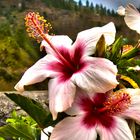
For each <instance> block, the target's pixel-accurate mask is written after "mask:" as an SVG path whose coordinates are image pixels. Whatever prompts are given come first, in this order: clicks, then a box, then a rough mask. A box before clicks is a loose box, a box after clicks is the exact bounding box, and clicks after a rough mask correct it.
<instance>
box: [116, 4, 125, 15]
mask: <svg viewBox="0 0 140 140" xmlns="http://www.w3.org/2000/svg"><path fill="white" fill-rule="evenodd" d="M117 13H118V14H119V15H120V16H124V15H125V8H124V7H123V6H119V7H118V9H117Z"/></svg>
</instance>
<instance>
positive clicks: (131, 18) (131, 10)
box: [124, 4, 140, 34]
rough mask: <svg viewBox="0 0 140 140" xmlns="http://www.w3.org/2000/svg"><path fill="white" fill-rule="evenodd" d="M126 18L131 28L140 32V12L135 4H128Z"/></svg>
mask: <svg viewBox="0 0 140 140" xmlns="http://www.w3.org/2000/svg"><path fill="white" fill-rule="evenodd" d="M124 20H125V22H126V24H127V26H128V27H129V28H130V29H132V30H136V31H137V32H138V33H139V34H140V28H139V26H140V13H139V11H138V10H137V9H136V7H135V6H134V5H132V4H128V5H127V6H126V8H125V17H124Z"/></svg>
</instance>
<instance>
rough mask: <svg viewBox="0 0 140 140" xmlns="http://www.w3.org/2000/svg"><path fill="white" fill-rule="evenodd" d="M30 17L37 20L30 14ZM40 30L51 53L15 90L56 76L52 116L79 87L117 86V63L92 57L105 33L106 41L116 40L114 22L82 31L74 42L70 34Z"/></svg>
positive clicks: (51, 84)
mask: <svg viewBox="0 0 140 140" xmlns="http://www.w3.org/2000/svg"><path fill="white" fill-rule="evenodd" d="M30 19H34V18H33V17H32V16H31V14H30ZM30 22H31V21H30ZM34 22H35V20H33V23H34ZM37 23H38V22H37ZM37 23H36V24H37ZM36 24H35V27H36V26H37V25H36ZM30 26H32V25H30ZM35 27H34V28H35ZM38 29H39V26H37V29H36V30H38ZM39 33H41V36H43V39H44V40H43V41H42V45H41V46H44V47H45V49H46V51H47V53H48V54H47V55H46V56H45V57H43V58H41V59H40V60H39V61H37V62H36V63H35V64H34V65H33V66H32V67H30V68H29V69H28V70H27V71H26V72H25V73H24V75H23V77H22V78H21V80H20V81H19V82H18V83H17V84H16V86H15V89H17V90H18V91H24V85H31V84H34V83H38V82H41V81H43V80H45V79H46V78H47V77H51V78H53V79H51V80H50V81H49V85H48V86H49V108H50V111H51V113H52V115H53V119H56V118H57V113H58V112H62V111H64V110H66V109H67V108H68V107H70V106H71V104H72V102H73V99H74V97H75V92H76V86H78V87H80V88H82V89H84V90H86V91H89V92H91V91H93V92H103V91H108V90H110V89H112V88H114V87H116V85H117V84H118V82H117V80H116V74H117V68H116V66H115V65H114V64H113V63H112V62H111V61H109V60H107V59H104V58H96V57H91V56H89V55H91V54H93V53H94V52H95V46H96V43H97V41H98V39H99V38H100V37H101V35H102V34H103V35H104V36H105V40H106V44H108V45H109V44H111V43H113V41H114V39H115V26H114V24H113V23H109V24H107V25H105V26H103V27H95V28H92V29H89V30H85V31H82V32H80V33H79V34H78V36H77V39H76V41H75V42H74V44H72V40H71V39H70V38H69V37H68V36H63V35H62V36H57V35H56V36H50V35H48V34H47V35H46V34H43V31H42V30H41V29H39V32H38V34H39ZM36 34H37V33H36Z"/></svg>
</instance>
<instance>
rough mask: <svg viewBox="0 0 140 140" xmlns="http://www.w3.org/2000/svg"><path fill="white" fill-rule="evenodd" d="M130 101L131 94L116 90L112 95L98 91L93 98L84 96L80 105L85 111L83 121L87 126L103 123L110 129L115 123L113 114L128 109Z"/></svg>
mask: <svg viewBox="0 0 140 140" xmlns="http://www.w3.org/2000/svg"><path fill="white" fill-rule="evenodd" d="M130 103H131V99H130V95H129V94H128V93H124V92H115V93H112V94H111V96H110V95H107V94H103V93H97V94H96V95H95V96H94V97H93V99H90V98H83V99H82V100H81V101H80V107H81V109H82V110H83V111H84V112H85V116H84V118H83V120H82V123H83V124H84V125H85V126H86V127H87V128H91V127H93V126H95V125H97V124H101V125H103V126H104V127H106V128H108V129H110V128H112V127H114V125H115V121H114V119H113V116H115V115H117V114H119V113H121V112H123V111H124V110H126V109H127V108H128V106H129V105H130Z"/></svg>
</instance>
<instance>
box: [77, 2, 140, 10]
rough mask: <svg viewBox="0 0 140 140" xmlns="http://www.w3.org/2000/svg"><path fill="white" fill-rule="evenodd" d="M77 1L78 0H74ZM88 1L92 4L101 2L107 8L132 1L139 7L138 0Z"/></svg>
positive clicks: (113, 7) (114, 7) (115, 8)
mask: <svg viewBox="0 0 140 140" xmlns="http://www.w3.org/2000/svg"><path fill="white" fill-rule="evenodd" d="M75 1H79V0H75ZM81 1H82V3H83V4H85V3H86V0H81ZM89 2H93V4H94V5H96V4H102V5H103V6H106V7H107V8H109V9H114V10H117V8H118V7H119V6H120V5H123V6H125V5H126V4H127V3H132V4H134V5H135V6H136V7H140V0H89Z"/></svg>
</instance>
